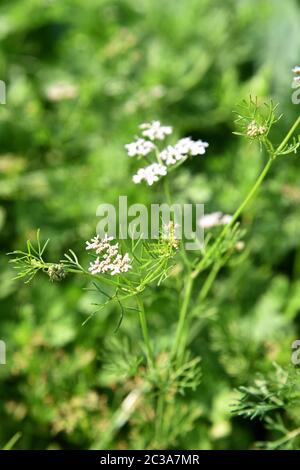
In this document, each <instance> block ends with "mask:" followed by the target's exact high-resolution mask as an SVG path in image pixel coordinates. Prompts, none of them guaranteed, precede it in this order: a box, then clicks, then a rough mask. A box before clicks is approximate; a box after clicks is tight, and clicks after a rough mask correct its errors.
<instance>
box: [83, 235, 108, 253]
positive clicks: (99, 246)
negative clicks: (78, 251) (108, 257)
mask: <svg viewBox="0 0 300 470" xmlns="http://www.w3.org/2000/svg"><path fill="white" fill-rule="evenodd" d="M112 240H113V237H108V236H107V233H106V234H105V237H104V238H102V239H101V240H100V239H99V235H96V237H94V238H92V239H91V242H86V250H95V251H96V253H97V254H99V253H101V252H102V251H104V250H107V249H108V248H109V246H110V244H109V242H111V241H112Z"/></svg>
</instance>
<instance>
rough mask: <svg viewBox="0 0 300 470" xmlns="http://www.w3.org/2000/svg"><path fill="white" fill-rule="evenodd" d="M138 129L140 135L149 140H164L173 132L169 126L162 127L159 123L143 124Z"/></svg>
mask: <svg viewBox="0 0 300 470" xmlns="http://www.w3.org/2000/svg"><path fill="white" fill-rule="evenodd" d="M140 129H142V135H143V136H144V137H148V139H150V140H164V139H165V137H166V136H167V135H170V134H172V132H173V128H172V127H171V126H162V125H161V123H160V122H159V121H152V122H145V123H143V124H141V125H140Z"/></svg>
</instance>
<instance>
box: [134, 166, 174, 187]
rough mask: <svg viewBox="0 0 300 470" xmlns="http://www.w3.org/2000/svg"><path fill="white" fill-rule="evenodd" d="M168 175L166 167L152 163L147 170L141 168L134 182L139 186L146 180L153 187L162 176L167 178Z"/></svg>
mask: <svg viewBox="0 0 300 470" xmlns="http://www.w3.org/2000/svg"><path fill="white" fill-rule="evenodd" d="M166 174H167V167H166V166H165V165H161V164H160V163H152V164H151V165H149V166H146V167H145V168H140V169H139V170H138V172H137V173H136V174H135V175H134V176H133V178H132V180H133V182H134V183H135V184H139V183H141V182H142V181H143V180H144V181H146V183H147V184H148V185H149V186H152V184H153V183H155V182H156V181H158V180H159V177H160V176H165V175H166Z"/></svg>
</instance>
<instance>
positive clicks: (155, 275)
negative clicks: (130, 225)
mask: <svg viewBox="0 0 300 470" xmlns="http://www.w3.org/2000/svg"><path fill="white" fill-rule="evenodd" d="M298 73H299V69H295V74H296V79H297V80H298V77H299V75H298ZM280 118H281V116H278V114H277V106H276V105H274V104H273V103H272V102H270V103H262V104H261V103H259V102H258V100H257V99H255V100H254V99H252V98H250V99H249V100H248V101H245V102H243V103H242V105H241V106H240V107H239V109H238V110H237V112H236V125H237V132H236V134H237V135H239V136H241V137H242V138H245V139H248V140H249V141H250V143H253V144H254V145H255V143H257V144H258V146H257V151H260V152H263V154H264V156H265V164H264V167H263V169H262V171H261V173H260V174H259V175H257V178H256V180H255V181H254V182H253V184H252V187H251V188H250V190H249V192H248V193H247V194H241V195H240V199H241V202H240V204H239V206H238V207H237V208H236V210H235V212H234V213H233V214H223V213H221V212H220V211H218V208H216V211H215V212H213V213H211V214H205V215H203V216H201V217H200V218H199V220H196V221H195V223H196V224H198V226H199V227H201V228H202V229H203V230H204V231H205V241H204V244H203V245H201V246H200V247H199V249H198V250H187V249H186V244H185V241H184V240H183V239H181V238H179V237H178V236H177V227H176V223H175V218H174V216H172V218H171V220H170V221H169V223H168V224H162V227H161V229H160V233H159V236H158V237H157V239H153V240H152V239H151V240H145V239H144V238H143V237H142V236H141V235H140V236H139V237H132V239H131V240H123V239H119V240H115V239H113V237H112V236H109V235H108V234H106V235H105V236H100V235H99V234H96V235H93V236H92V238H91V240H90V241H87V242H86V247H85V248H86V250H87V251H88V253H89V254H90V256H91V262H90V265H89V266H86V265H84V264H83V263H81V262H80V256H79V255H77V254H75V253H74V251H73V250H72V249H69V251H68V252H67V253H66V254H65V255H64V257H63V258H62V259H61V260H59V261H56V262H55V263H51V262H48V261H46V260H45V252H46V247H47V243H48V241H46V242H45V243H44V244H42V243H41V241H40V233H39V232H38V233H37V241H36V244H34V243H33V242H31V241H28V242H27V249H26V250H25V251H14V252H13V253H10V255H12V257H13V258H12V260H11V261H12V263H13V264H14V267H15V268H16V270H17V276H16V277H17V278H24V279H25V282H30V281H32V279H33V277H34V276H35V275H36V274H37V273H38V272H42V273H45V274H46V275H48V276H49V279H50V281H52V282H57V281H61V282H63V281H64V280H65V278H66V277H67V276H71V275H78V276H84V277H85V278H86V280H87V286H88V288H89V289H91V290H93V292H94V293H95V294H96V295H97V296H98V299H99V300H98V301H97V302H96V305H95V310H94V313H93V314H92V315H91V316H90V317H88V318H87V319H86V320H85V322H84V325H86V323H87V321H88V320H90V321H92V317H93V315H95V314H99V313H100V312H101V311H103V309H105V308H106V307H107V306H108V305H109V304H113V305H116V306H117V308H118V311H119V315H120V317H119V322H118V324H116V326H115V330H116V333H115V334H116V336H115V343H116V344H115V346H114V347H113V348H112V350H111V352H109V351H108V352H107V353H106V359H105V360H106V363H107V367H110V368H111V367H114V368H116V370H117V371H118V373H119V375H120V377H122V380H123V381H124V382H126V381H128V382H129V381H132V382H133V384H134V386H133V387H132V389H131V390H130V391H129V392H128V394H127V396H126V397H125V398H124V401H123V402H122V403H120V405H119V407H118V409H117V411H116V412H115V414H114V416H113V418H112V419H111V420H110V422H109V424H108V427H107V432H106V433H105V436H100V437H99V441H98V442H97V443H95V447H97V448H107V447H109V446H110V445H111V443H112V441H113V438H114V436H115V435H116V434H117V433H118V432H120V430H121V429H122V428H123V427H124V426H125V424H126V423H127V422H128V421H129V420H130V419H132V417H134V416H135V420H136V421H135V426H136V428H137V429H142V430H143V431H142V432H144V431H145V429H146V430H147V436H149V437H148V444H147V445H148V447H149V448H164V447H171V446H174V445H175V443H176V441H177V439H178V437H179V436H180V434H184V433H185V432H187V431H188V430H189V429H191V428H192V427H193V422H194V420H195V419H197V417H198V416H197V413H195V412H194V409H193V408H191V409H189V407H186V406H184V405H182V402H181V396H183V395H184V394H187V393H188V391H189V390H192V391H195V390H196V389H197V388H198V387H199V384H200V382H201V378H202V376H204V377H205V372H206V371H205V368H203V370H202V368H201V358H200V357H194V356H193V355H192V353H191V352H190V343H191V341H193V340H195V337H196V338H197V340H198V341H201V332H200V333H197V329H196V319H197V315H198V316H199V315H203V316H205V315H206V314H207V312H205V308H206V303H205V302H206V299H207V298H208V297H209V294H210V293H211V289H212V286H213V284H214V281H215V280H216V278H217V276H218V274H219V272H220V271H221V270H222V269H223V268H224V267H225V266H226V265H227V264H228V263H229V262H230V261H231V260H232V259H234V258H235V257H238V256H240V254H241V253H242V252H243V250H244V249H245V243H244V241H243V237H244V233H245V230H244V228H243V226H242V224H241V223H240V217H241V215H242V214H243V211H244V210H245V208H246V207H247V206H248V205H249V204H250V203H251V202H252V201H253V199H254V198H255V197H256V196H257V193H258V191H259V189H260V187H261V186H262V184H263V182H264V180H265V178H266V176H267V175H268V173H269V171H270V169H271V167H273V166H275V165H276V161H277V160H278V159H281V158H286V157H287V156H288V155H290V156H293V155H295V154H296V153H297V151H298V148H299V146H300V138H299V132H298V128H299V125H300V116H299V117H298V118H297V119H296V121H295V122H294V123H293V124H292V125H291V127H290V129H289V131H288V132H287V134H286V135H285V136H284V137H283V138H282V141H281V142H279V143H277V142H274V140H273V138H272V129H273V126H274V125H275V124H276V123H278V121H279V119H280ZM172 132H173V129H172V127H171V126H169V125H168V126H166V125H162V124H161V123H160V122H159V121H153V122H150V123H144V124H142V125H141V126H140V134H139V135H138V136H137V137H136V138H135V140H134V141H133V142H132V143H129V144H127V145H126V146H125V147H126V150H127V154H128V157H129V158H132V161H136V165H137V167H138V165H140V167H139V168H137V170H136V173H135V174H134V175H133V177H132V181H133V184H139V185H148V186H149V187H150V188H149V191H155V187H156V185H161V186H162V188H163V191H164V195H165V202H166V203H167V204H169V205H172V203H173V198H174V190H173V185H172V176H173V172H174V171H175V170H176V171H180V166H181V165H183V164H184V163H185V162H186V161H187V160H188V159H201V158H204V155H205V154H207V153H209V144H208V143H207V142H205V141H202V140H193V139H192V138H190V137H184V138H181V139H179V140H178V141H177V143H173V142H172V141H171V138H172ZM205 158H209V156H208V157H206V156H205ZM197 163H198V162H197ZM199 165H201V161H200V160H199ZM174 285H176V289H174ZM157 289H160V291H161V292H162V293H163V294H162V295H161V299H163V295H165V296H174V295H176V296H177V298H176V304H177V305H178V310H177V312H176V311H174V312H173V314H174V317H173V318H174V324H172V325H170V337H169V339H168V341H166V342H165V344H164V345H161V344H160V345H158V344H157V341H156V332H155V329H153V328H152V329H150V328H149V326H148V323H149V317H148V313H147V305H148V302H149V296H151V295H152V293H153V292H155V291H156V290H157ZM161 301H163V300H161ZM130 312H131V314H133V315H136V321H138V322H139V325H140V331H141V337H142V342H141V347H138V348H137V347H136V345H135V347H134V351H132V350H131V347H130V346H128V344H126V343H124V344H121V342H118V335H119V333H120V331H121V330H122V320H123V318H124V316H125V315H127V314H128V313H130ZM202 359H205V358H202ZM295 373H296V372H295V371H294V372H293V374H294V376H295ZM294 379H295V380H297V381H298V383H299V376H297V378H295V377H294ZM278 387H279V388H278ZM273 389H274V390H270V391H268V390H267V389H266V388H264V385H263V383H262V382H261V383H260V384H259V385H257V386H256V387H255V388H254V387H252V388H243V389H242V390H241V391H240V393H241V394H242V398H241V401H240V403H239V404H238V405H236V406H235V408H234V412H235V413H237V414H239V415H243V416H246V417H248V416H259V415H263V416H267V417H268V416H269V414H270V413H272V412H273V410H275V409H277V408H282V407H284V406H285V400H286V397H282V396H281V395H282V390H283V389H282V387H281V386H278V385H276V384H275V385H274V387H273ZM289 396H291V400H292V399H297V400H298V402H299V393H298V395H297V397H296V398H295V393H294V394H291V395H289ZM141 403H142V404H143V405H142V410H141V407H140V404H141ZM272 420H273V421H271V418H269V421H268V423H269V424H270V425H271V424H272V423H273V424H272V425H273V426H274V428H278V429H279V430H280V432H281V433H282V434H283V437H282V438H281V440H279V441H277V442H276V443H275V444H274V447H278V446H279V447H280V445H281V444H282V445H284V444H285V443H286V442H290V441H291V440H293V439H296V438H297V437H299V435H300V432H299V429H295V430H290V429H288V428H287V426H288V424H286V423H283V421H282V420H279V418H276V417H272ZM270 446H272V445H271V444H270Z"/></svg>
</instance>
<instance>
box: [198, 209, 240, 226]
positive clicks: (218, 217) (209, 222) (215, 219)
mask: <svg viewBox="0 0 300 470" xmlns="http://www.w3.org/2000/svg"><path fill="white" fill-rule="evenodd" d="M231 220H232V216H231V215H229V214H223V213H222V212H212V213H211V214H206V215H203V216H202V217H201V218H200V219H199V220H198V224H199V226H200V227H201V228H203V229H206V228H213V227H218V226H220V225H227V224H229V223H230V222H231Z"/></svg>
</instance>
